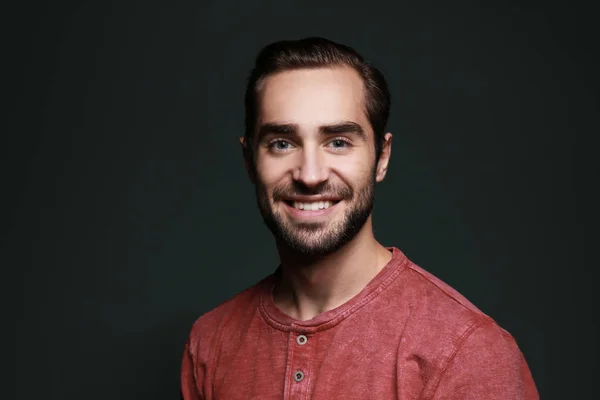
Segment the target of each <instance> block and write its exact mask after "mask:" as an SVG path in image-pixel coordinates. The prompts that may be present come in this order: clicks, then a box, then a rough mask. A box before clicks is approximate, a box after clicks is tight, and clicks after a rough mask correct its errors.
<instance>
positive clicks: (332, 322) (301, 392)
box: [181, 38, 538, 400]
mask: <svg viewBox="0 0 600 400" xmlns="http://www.w3.org/2000/svg"><path fill="white" fill-rule="evenodd" d="M245 103H246V132H245V135H244V137H243V138H242V139H241V144H242V150H243V154H244V158H245V161H246V168H247V170H248V174H249V177H250V180H251V181H252V183H253V184H254V186H255V189H256V197H257V202H258V207H259V209H260V212H261V214H262V216H263V218H264V221H265V223H266V225H267V226H268V227H269V229H270V230H271V231H272V233H273V235H274V236H275V241H276V244H277V250H278V252H279V256H280V260H281V265H280V266H279V268H278V269H277V271H276V272H275V273H274V274H273V275H271V276H269V277H267V278H266V279H264V280H263V281H261V282H260V283H258V284H257V285H255V286H253V287H251V288H249V289H247V290H246V291H244V292H242V293H240V294H238V295H237V296H235V297H234V298H233V299H231V300H229V301H227V302H225V303H224V304H222V305H220V306H219V307H217V308H216V309H214V310H212V311H210V312H208V313H206V314H204V315H203V316H201V317H200V318H199V319H198V320H197V321H196V323H195V324H194V326H193V328H192V331H191V333H190V336H189V340H188V342H187V344H186V348H185V352H184V356H183V361H182V376H181V384H182V387H181V390H182V395H183V398H184V399H185V400H193V399H207V400H234V399H244V400H249V399H262V400H271V399H272V400H275V399H314V400H329V399H345V400H348V399H360V400H365V399H377V400H384V399H478V400H480V399H536V398H538V394H537V390H536V387H535V384H534V382H533V380H532V377H531V373H530V372H529V369H528V367H527V364H526V362H525V360H524V358H523V355H522V354H521V352H520V351H519V349H518V347H517V345H516V343H515V341H514V340H513V338H512V337H511V336H510V335H509V334H508V333H507V332H506V331H504V330H502V329H501V328H500V327H499V326H498V325H497V324H496V323H495V322H494V321H493V320H492V319H491V318H489V317H488V316H486V315H484V314H483V313H482V312H481V311H479V310H478V309H477V308H476V307H475V306H473V305H472V304H471V303H469V301H467V300H466V299H465V298H464V297H463V296H461V295H460V294H459V293H457V292H456V291H455V290H453V289H452V288H450V287H449V286H448V285H446V284H444V283H443V282H441V281H440V280H438V279H437V278H435V277H434V276H432V275H431V274H429V273H427V272H426V271H424V270H423V269H421V268H419V267H418V266H416V265H415V264H413V263H412V262H411V261H409V260H408V259H407V258H406V257H405V256H404V254H402V252H401V251H400V250H398V249H397V248H386V247H384V246H382V245H381V244H380V243H378V242H377V241H376V239H375V237H374V235H373V227H372V219H371V210H372V207H373V199H374V189H375V184H376V182H381V181H382V180H383V179H384V177H385V175H386V172H387V168H388V163H389V161H390V156H391V149H392V147H391V146H392V135H391V134H390V133H385V129H386V123H387V119H388V115H389V108H390V96H389V92H388V88H387V84H386V82H385V79H384V77H383V75H382V74H381V73H380V72H379V71H377V70H376V69H375V68H373V67H371V66H370V65H368V64H367V63H366V62H365V61H364V60H363V59H362V58H361V56H360V55H358V54H357V53H356V52H355V51H354V50H353V49H351V48H349V47H346V46H343V45H340V44H337V43H333V42H331V41H328V40H326V39H322V38H307V39H303V40H299V41H283V42H277V43H274V44H271V45H269V46H267V47H266V48H264V49H263V50H262V52H261V53H260V54H259V56H258V58H257V60H256V65H255V68H254V70H253V71H252V74H251V76H250V79H249V82H248V87H247V90H246V99H245Z"/></svg>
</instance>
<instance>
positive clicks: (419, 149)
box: [0, 0, 600, 399]
mask: <svg viewBox="0 0 600 400" xmlns="http://www.w3.org/2000/svg"><path fill="white" fill-rule="evenodd" d="M593 15H594V14H593V10H592V8H591V7H588V6H586V5H585V4H583V3H582V4H577V3H567V2H561V3H558V2H532V1H528V2H517V1H486V2H463V1H461V2H456V1H454V2H449V1H437V2H406V1H401V2H394V1H375V0H372V1H302V2H300V1H298V2H290V1H263V2H260V1H254V2H244V1H238V2H231V1H230V2H216V1H210V2H206V1H205V2H201V1H163V2H159V1H138V2H127V1H112V2H111V1H79V2H76V1H58V2H42V1H38V2H28V3H22V4H13V5H12V6H10V7H9V8H7V9H6V10H5V12H4V15H3V17H4V18H3V19H4V20H5V21H4V24H3V25H4V27H5V29H6V34H5V35H4V40H3V41H4V42H5V44H4V45H3V49H2V54H3V61H2V63H3V65H4V68H6V67H8V69H7V70H5V72H4V73H3V78H4V79H5V81H6V84H5V85H4V89H3V92H4V96H3V97H5V101H6V104H8V106H5V107H3V111H4V114H5V117H4V118H3V122H4V124H3V126H4V129H3V131H2V139H1V141H0V155H1V156H2V165H1V167H2V182H1V186H0V187H1V188H2V189H1V191H2V208H1V210H2V212H1V214H0V217H1V218H2V219H1V220H0V227H1V232H0V233H1V236H0V240H1V242H0V245H1V250H0V266H1V267H2V269H1V271H2V274H3V276H2V278H0V282H2V285H1V289H2V290H1V292H2V298H1V299H0V300H2V311H3V318H2V321H3V322H2V324H3V325H2V326H3V328H2V331H3V335H6V338H5V339H3V340H2V350H3V353H2V354H3V360H4V364H5V365H6V366H7V367H8V368H4V373H3V380H6V383H5V384H3V385H2V386H3V387H2V389H1V390H2V393H0V397H1V398H3V399H41V398H44V399H177V398H179V386H178V385H179V363H180V359H181V354H182V351H183V346H184V343H185V340H186V338H187V334H188V332H189V329H190V327H191V325H192V323H193V322H194V320H195V319H196V318H197V317H198V316H200V315H201V314H202V313H204V312H206V311H208V310H210V309H212V308H213V307H215V306H216V305H218V304H219V303H221V302H223V301H225V300H226V299H228V298H230V297H231V296H233V295H234V294H235V293H237V292H239V291H241V290H242V289H244V288H246V287H247V286H249V285H251V284H253V283H254V282H256V281H258V280H259V279H261V278H262V277H264V276H265V275H267V274H269V273H271V272H272V271H273V270H274V269H275V268H276V266H277V262H278V260H277V254H276V252H275V248H274V243H273V240H272V237H271V235H270V233H269V232H268V230H267V229H266V228H265V227H264V225H263V223H262V220H261V218H260V215H259V213H258V210H257V209H256V205H255V199H254V193H253V188H252V186H251V184H250V183H249V182H248V181H247V179H246V174H245V171H244V169H243V161H242V157H241V153H240V150H239V145H238V141H237V139H238V137H239V136H241V135H242V134H243V116H244V108H243V92H244V88H245V82H246V78H247V76H248V73H249V71H250V68H251V67H252V64H253V61H254V57H255V56H256V53H257V52H258V51H259V50H260V48H261V47H262V46H264V45H266V44H268V43H270V42H272V41H275V40H280V39H297V38H302V37H305V36H325V37H327V38H329V39H332V40H335V41H339V42H342V43H344V44H347V45H350V46H353V47H354V48H356V49H357V50H358V51H359V52H361V53H362V54H363V55H364V56H365V58H367V59H368V60H369V61H371V62H372V63H373V64H374V65H375V66H377V67H379V68H380V69H381V70H382V71H383V72H384V74H385V75H386V77H387V79H388V81H389V84H390V88H391V92H392V98H393V103H392V111H391V119H390V122H389V130H390V131H391V132H392V133H393V134H394V140H393V152H392V160H391V164H390V170H389V172H388V175H387V178H386V180H385V181H384V182H383V183H381V184H380V185H378V187H377V190H376V204H375V211H374V225H375V233H376V236H377V238H378V239H379V240H380V241H381V242H382V243H383V244H385V245H388V246H397V247H399V248H400V249H401V250H402V251H403V252H405V253H406V254H407V255H408V257H409V258H411V259H412V260H413V261H414V262H415V263H417V264H418V265H420V266H421V267H423V268H425V269H426V270H428V271H430V272H432V273H433V274H435V275H437V276H438V277H439V278H441V279H442V280H444V281H446V282H447V283H448V284H450V285H451V286H453V287H454V288H455V289H457V290H458V291H460V292H461V293H462V294H464V295H465V296H466V297H467V298H469V299H470V300H471V301H472V302H473V303H474V304H476V305H477V306H478V307H479V308H480V309H481V310H482V311H484V312H485V313H487V314H488V315H490V316H491V317H492V318H494V319H495V320H496V321H497V322H498V323H499V324H500V325H501V326H502V327H504V328H505V329H507V330H508V331H509V332H510V333H511V334H512V335H513V336H514V337H515V338H516V340H517V343H518V344H519V346H520V348H521V350H522V351H523V353H524V354H525V357H526V359H527V361H528V363H529V366H530V368H531V370H532V373H533V376H534V379H535V381H536V383H537V385H538V388H539V391H540V394H541V396H542V398H544V399H574V398H591V397H592V395H593V393H594V392H593V391H592V388H593V386H595V383H594V379H595V376H596V373H597V370H596V367H595V364H596V354H597V345H596V339H597V334H598V330H597V328H596V326H595V319H596V318H597V313H595V311H594V310H595V307H594V297H595V286H596V285H595V270H596V268H597V267H598V261H597V258H596V256H595V254H594V253H595V250H596V248H595V247H596V246H595V243H596V242H597V240H596V239H597V233H596V226H597V225H596V220H597V211H596V209H595V207H596V202H597V200H598V196H597V195H596V194H595V190H596V186H597V184H598V168H597V163H596V161H595V159H596V152H597V151H596V148H597V147H596V146H595V144H594V143H595V140H596V139H595V138H596V136H598V134H599V133H600V129H599V128H600V123H599V119H598V114H599V113H598V110H599V107H598V92H597V89H598V83H599V79H598V71H599V70H600V68H598V67H599V65H598V62H597V51H598V45H597V43H598V42H597V37H596V34H597V31H598V30H597V29H596V27H595V21H594V17H593ZM4 68H3V69H4ZM13 332H15V333H14V334H13Z"/></svg>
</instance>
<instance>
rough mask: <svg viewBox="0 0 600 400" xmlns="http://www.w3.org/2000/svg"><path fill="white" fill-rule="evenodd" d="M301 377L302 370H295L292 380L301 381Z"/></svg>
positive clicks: (302, 377)
mask: <svg viewBox="0 0 600 400" xmlns="http://www.w3.org/2000/svg"><path fill="white" fill-rule="evenodd" d="M302 379H304V372H302V371H296V373H294V380H295V381H296V382H302Z"/></svg>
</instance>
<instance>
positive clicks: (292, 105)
mask: <svg viewBox="0 0 600 400" xmlns="http://www.w3.org/2000/svg"><path fill="white" fill-rule="evenodd" d="M245 104H246V132H245V135H244V138H243V139H242V145H243V150H244V156H245V159H246V166H247V168H248V172H249V174H250V177H251V179H252V180H253V182H254V183H255V186H256V194H257V200H258V205H259V208H260V211H261V214H262V215H263V218H264V220H265V222H266V224H267V226H268V227H269V228H270V229H271V231H272V232H273V233H274V235H275V236H276V238H277V240H278V241H280V242H281V243H283V244H285V245H287V246H289V247H290V248H292V249H294V250H296V251H300V252H302V253H306V254H314V255H322V254H328V253H331V252H333V251H335V250H337V249H339V248H340V247H342V246H343V245H344V244H346V243H348V242H349V241H350V240H352V239H353V238H354V237H355V236H356V234H357V233H358V232H359V231H360V230H361V229H362V228H363V227H364V226H365V223H366V222H367V221H369V217H370V215H371V210H372V206H373V199H374V186H375V182H376V181H381V180H382V179H383V178H384V176H385V173H386V171H387V164H388V161H389V156H390V151H391V147H390V146H391V134H389V133H388V134H385V127H386V124H387V119H388V115H389V108H390V96H389V91H388V88H387V84H386V82H385V79H384V77H383V75H382V74H381V73H380V72H379V71H377V70H376V69H375V68H373V67H371V66H370V65H368V64H367V63H366V62H365V61H364V60H363V59H362V57H361V56H360V55H358V53H356V52H355V51H354V50H353V49H351V48H349V47H347V46H343V45H340V44H337V43H334V42H331V41H328V40H326V39H321V38H308V39H303V40H299V41H283V42H277V43H273V44H271V45H269V46H267V47H265V48H264V49H263V50H262V51H261V53H260V54H259V55H258V57H257V60H256V65H255V68H254V69H253V71H252V73H251V76H250V79H249V82H248V87H247V89H246V98H245Z"/></svg>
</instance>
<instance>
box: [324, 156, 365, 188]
mask: <svg viewBox="0 0 600 400" xmlns="http://www.w3.org/2000/svg"><path fill="white" fill-rule="evenodd" d="M372 164H373V163H372V160H367V159H366V157H352V158H347V159H338V160H336V162H335V164H334V165H335V166H334V168H333V169H334V170H335V172H336V173H337V175H339V176H340V177H341V178H342V179H343V180H344V181H346V182H348V184H350V185H352V186H356V185H360V184H361V183H362V182H364V181H365V180H366V179H368V178H369V177H370V174H371V173H372V171H373V165H372Z"/></svg>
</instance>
